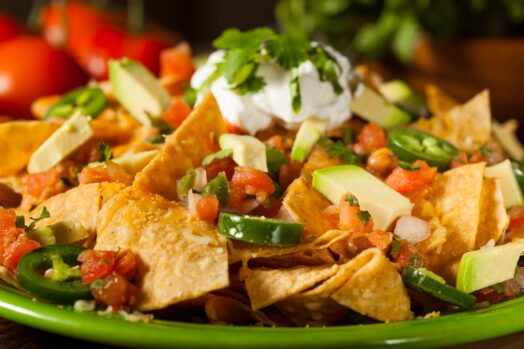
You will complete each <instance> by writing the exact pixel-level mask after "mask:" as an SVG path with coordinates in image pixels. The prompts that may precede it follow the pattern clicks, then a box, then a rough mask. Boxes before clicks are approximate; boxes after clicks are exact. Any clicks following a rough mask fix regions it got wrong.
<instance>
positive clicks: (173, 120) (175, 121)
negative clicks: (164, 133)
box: [163, 97, 191, 127]
mask: <svg viewBox="0 0 524 349" xmlns="http://www.w3.org/2000/svg"><path fill="white" fill-rule="evenodd" d="M189 114H191V107H190V106H189V105H188V104H187V103H186V102H185V101H184V99H182V98H180V97H176V98H174V99H173V102H172V103H171V106H170V107H169V108H168V109H167V110H166V112H165V113H164V116H163V118H164V121H165V122H167V123H168V124H170V125H171V126H173V127H179V126H180V124H182V122H183V121H184V120H185V119H186V118H187V117H188V116H189Z"/></svg>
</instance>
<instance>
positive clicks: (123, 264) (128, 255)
mask: <svg viewBox="0 0 524 349" xmlns="http://www.w3.org/2000/svg"><path fill="white" fill-rule="evenodd" d="M136 268H137V256H136V254H135V253H134V252H133V251H131V250H123V251H120V252H119V253H118V254H117V256H116V265H115V272H116V273H118V274H120V275H121V276H123V277H124V278H126V279H127V280H130V279H131V278H132V277H133V276H135V273H136Z"/></svg>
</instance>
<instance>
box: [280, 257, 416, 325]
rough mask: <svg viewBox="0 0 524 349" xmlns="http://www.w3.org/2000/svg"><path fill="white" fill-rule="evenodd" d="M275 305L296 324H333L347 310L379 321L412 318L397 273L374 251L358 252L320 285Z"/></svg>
mask: <svg viewBox="0 0 524 349" xmlns="http://www.w3.org/2000/svg"><path fill="white" fill-rule="evenodd" d="M353 287H354V288H355V289H354V290H351V288H353ZM359 297H361V298H362V300H359V299H358V298H359ZM277 306H278V307H279V309H280V310H281V311H282V312H284V313H286V314H287V315H289V316H290V317H291V318H292V319H293V321H294V322H295V323H296V324H298V325H315V326H319V325H329V324H333V323H336V322H337V321H338V320H340V319H341V318H342V317H343V316H345V315H346V314H347V312H348V308H350V309H353V310H355V311H357V312H360V313H362V314H364V315H367V316H370V317H374V318H375V319H377V320H381V321H400V320H407V319H410V318H411V317H412V314H411V311H410V302H409V297H408V295H407V291H406V289H405V287H404V284H403V282H402V279H401V277H400V275H399V273H398V271H397V270H396V269H395V267H394V266H393V265H392V264H391V263H390V262H389V261H388V260H387V259H386V257H385V256H384V254H383V253H382V252H381V251H380V250H379V249H376V248H371V249H367V250H365V251H363V252H361V253H360V254H359V255H358V256H356V257H355V258H353V259H352V260H350V261H348V262H347V263H345V264H343V265H341V266H340V268H339V270H338V272H337V273H336V274H335V275H334V276H332V277H331V278H330V279H328V280H326V281H325V282H324V283H322V284H321V285H319V286H317V287H315V288H313V289H311V290H309V291H306V292H303V293H300V294H297V295H295V296H291V297H289V298H287V299H285V300H283V301H281V302H279V303H277Z"/></svg>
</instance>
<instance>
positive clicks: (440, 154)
mask: <svg viewBox="0 0 524 349" xmlns="http://www.w3.org/2000/svg"><path fill="white" fill-rule="evenodd" d="M387 145H388V148H389V149H391V151H392V152H393V153H394V154H395V155H396V156H397V157H398V158H399V159H400V160H402V161H407V162H414V161H416V160H425V161H426V162H427V163H428V165H430V166H435V167H437V168H438V169H439V171H444V170H446V169H447V168H448V165H449V163H450V162H451V160H453V158H454V157H455V156H457V155H458V153H459V150H458V149H457V148H455V146H454V145H453V144H451V143H449V142H447V141H445V140H443V139H441V138H439V137H436V136H434V135H432V134H431V133H427V132H424V131H421V130H416V129H413V128H397V129H395V130H393V131H391V133H390V134H389V137H388V143H387Z"/></svg>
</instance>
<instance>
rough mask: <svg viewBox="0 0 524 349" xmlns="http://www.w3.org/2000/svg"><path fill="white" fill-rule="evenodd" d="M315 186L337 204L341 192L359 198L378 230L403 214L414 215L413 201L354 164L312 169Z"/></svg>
mask: <svg viewBox="0 0 524 349" xmlns="http://www.w3.org/2000/svg"><path fill="white" fill-rule="evenodd" d="M313 188H315V189H316V190H318V191H319V192H320V193H321V194H322V195H324V196H325V197H327V198H328V199H329V200H330V201H331V202H332V203H334V204H338V203H339V201H340V198H341V197H342V195H344V194H346V193H348V192H349V193H351V194H353V195H354V196H356V197H357V199H358V202H359V203H360V207H361V208H362V210H365V211H369V213H370V214H371V217H372V218H373V222H374V227H375V228H376V229H381V230H387V229H388V228H389V226H390V225H391V223H393V222H394V221H395V219H397V218H398V217H400V216H403V215H409V214H411V210H412V208H413V204H412V203H411V202H410V201H409V199H408V198H406V197H405V196H402V195H401V194H399V193H398V192H396V191H395V190H393V189H392V188H390V187H389V186H388V185H387V184H385V183H384V182H382V181H381V180H380V179H378V178H377V177H375V176H373V175H372V174H371V173H369V172H367V171H366V170H364V169H363V168H361V167H359V166H355V165H344V166H335V167H328V168H323V169H320V170H316V171H315V172H313Z"/></svg>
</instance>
